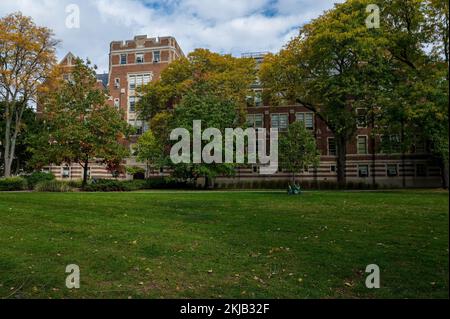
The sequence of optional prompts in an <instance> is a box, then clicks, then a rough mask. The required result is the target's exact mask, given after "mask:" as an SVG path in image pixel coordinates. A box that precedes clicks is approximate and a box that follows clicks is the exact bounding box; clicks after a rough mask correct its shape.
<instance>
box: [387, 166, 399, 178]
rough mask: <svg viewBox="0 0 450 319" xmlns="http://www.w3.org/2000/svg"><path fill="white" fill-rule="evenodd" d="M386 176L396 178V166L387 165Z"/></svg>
mask: <svg viewBox="0 0 450 319" xmlns="http://www.w3.org/2000/svg"><path fill="white" fill-rule="evenodd" d="M386 175H387V176H389V177H394V176H398V169H397V164H387V165H386Z"/></svg>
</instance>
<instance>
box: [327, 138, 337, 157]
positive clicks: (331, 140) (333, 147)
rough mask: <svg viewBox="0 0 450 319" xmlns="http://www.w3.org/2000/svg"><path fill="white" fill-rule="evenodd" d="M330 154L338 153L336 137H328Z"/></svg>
mask: <svg viewBox="0 0 450 319" xmlns="http://www.w3.org/2000/svg"><path fill="white" fill-rule="evenodd" d="M328 155H330V156H336V155H337V148H336V140H335V139H334V137H329V138H328Z"/></svg>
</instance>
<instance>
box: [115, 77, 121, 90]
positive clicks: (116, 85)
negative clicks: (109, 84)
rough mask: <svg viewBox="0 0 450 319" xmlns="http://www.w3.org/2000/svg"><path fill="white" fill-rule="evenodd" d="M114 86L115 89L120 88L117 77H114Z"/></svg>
mask: <svg viewBox="0 0 450 319" xmlns="http://www.w3.org/2000/svg"><path fill="white" fill-rule="evenodd" d="M114 87H115V88H116V89H118V88H120V79H119V78H115V79H114Z"/></svg>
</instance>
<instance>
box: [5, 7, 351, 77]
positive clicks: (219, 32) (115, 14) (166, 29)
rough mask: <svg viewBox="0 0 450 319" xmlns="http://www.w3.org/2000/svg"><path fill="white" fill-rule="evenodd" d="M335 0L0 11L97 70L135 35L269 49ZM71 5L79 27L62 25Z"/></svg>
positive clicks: (221, 47)
mask: <svg viewBox="0 0 450 319" xmlns="http://www.w3.org/2000/svg"><path fill="white" fill-rule="evenodd" d="M335 2H342V0H160V1H156V0H1V1H0V16H4V15H6V14H8V13H11V12H15V11H22V12H23V13H24V14H26V15H29V16H31V17H33V19H34V20H35V22H36V23H37V24H39V25H45V26H47V27H50V28H51V29H53V30H54V32H55V34H56V37H57V38H58V39H60V40H61V41H62V42H61V44H60V46H59V48H58V56H59V57H60V58H62V57H63V56H64V55H65V53H67V52H68V51H72V52H73V53H74V54H75V55H78V56H80V57H82V58H86V57H89V58H90V59H91V60H92V61H93V62H94V63H96V64H97V65H98V66H99V71H100V72H102V71H107V69H108V50H109V43H110V42H111V41H114V40H127V39H132V38H133V36H134V35H138V34H147V35H149V36H150V37H154V36H166V35H172V36H174V37H175V38H176V39H177V40H178V42H179V43H180V45H181V47H182V49H183V51H184V52H185V53H188V52H190V51H192V50H193V49H194V48H197V47H204V48H209V49H211V50H213V51H216V52H220V53H231V54H233V55H236V56H239V55H240V54H241V53H243V52H253V51H272V52H275V51H277V50H279V49H280V48H281V47H282V46H283V44H285V43H286V42H287V41H288V40H289V39H290V38H291V37H292V36H294V35H295V34H297V30H298V27H299V26H301V25H302V24H304V23H305V22H308V21H309V20H310V19H311V18H314V17H317V16H318V15H319V14H320V13H321V12H322V11H323V10H327V9H330V8H332V7H333V4H334V3H335ZM71 4H75V5H77V6H78V8H79V12H80V25H79V28H67V26H66V20H67V17H68V16H69V15H70V14H71V13H73V12H74V11H71V10H72V9H71V8H72V7H70V5H71ZM68 6H69V7H68ZM68 9H69V11H67V10H68ZM66 11H67V12H66ZM69 20H70V19H69ZM70 21H73V20H70Z"/></svg>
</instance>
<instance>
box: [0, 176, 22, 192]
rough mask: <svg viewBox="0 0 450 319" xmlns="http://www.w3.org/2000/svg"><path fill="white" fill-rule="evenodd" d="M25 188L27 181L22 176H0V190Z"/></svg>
mask: <svg viewBox="0 0 450 319" xmlns="http://www.w3.org/2000/svg"><path fill="white" fill-rule="evenodd" d="M24 189H27V181H26V179H24V178H22V177H7V178H0V191H21V190H24Z"/></svg>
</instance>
